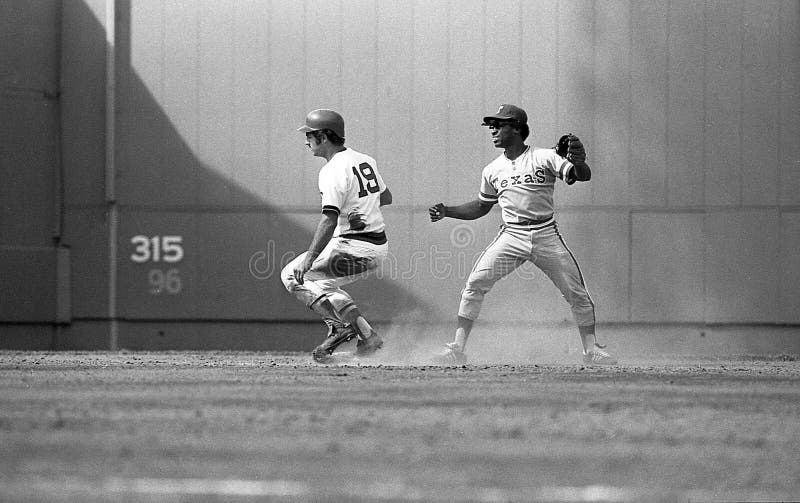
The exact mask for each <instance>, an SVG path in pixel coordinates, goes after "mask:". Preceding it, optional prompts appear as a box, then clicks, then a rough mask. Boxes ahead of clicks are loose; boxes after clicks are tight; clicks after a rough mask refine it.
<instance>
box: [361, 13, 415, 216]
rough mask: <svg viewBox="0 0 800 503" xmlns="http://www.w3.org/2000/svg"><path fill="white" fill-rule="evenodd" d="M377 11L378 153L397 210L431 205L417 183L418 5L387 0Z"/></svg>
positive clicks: (376, 154)
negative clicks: (415, 67)
mask: <svg viewBox="0 0 800 503" xmlns="http://www.w3.org/2000/svg"><path fill="white" fill-rule="evenodd" d="M377 15H378V19H377V27H376V37H377V41H376V45H377V51H378V53H377V62H376V72H377V76H376V96H375V103H376V111H375V137H376V139H375V141H376V148H375V153H374V156H375V159H376V160H377V161H378V165H379V166H380V168H381V172H382V174H383V178H384V181H385V182H386V183H387V184H388V185H389V186H390V187H391V191H392V194H394V197H395V203H394V204H395V206H394V208H396V207H398V206H413V205H415V204H425V203H426V202H427V200H426V199H425V198H424V197H423V198H422V200H420V201H417V200H416V196H417V195H416V193H415V192H414V191H413V184H412V183H411V180H412V179H413V178H414V176H415V175H416V169H415V167H414V145H415V142H414V137H415V130H416V129H417V128H419V127H420V125H419V124H417V123H416V121H415V120H414V114H413V110H414V97H413V74H414V71H413V65H414V52H413V47H414V31H413V24H414V14H413V9H412V8H411V6H410V5H407V4H405V3H403V2H382V3H381V7H380V9H378V12H377ZM408 225H410V224H408Z"/></svg>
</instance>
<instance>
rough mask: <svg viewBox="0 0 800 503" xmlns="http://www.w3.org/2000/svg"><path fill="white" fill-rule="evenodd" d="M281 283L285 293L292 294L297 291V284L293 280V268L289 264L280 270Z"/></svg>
mask: <svg viewBox="0 0 800 503" xmlns="http://www.w3.org/2000/svg"><path fill="white" fill-rule="evenodd" d="M281 281H282V282H283V286H284V287H285V288H286V290H287V291H289V292H294V291H295V290H296V289H297V287H298V285H299V283H298V282H297V280H296V279H294V267H292V266H291V264H289V265H287V266H286V267H284V268H283V269H282V270H281Z"/></svg>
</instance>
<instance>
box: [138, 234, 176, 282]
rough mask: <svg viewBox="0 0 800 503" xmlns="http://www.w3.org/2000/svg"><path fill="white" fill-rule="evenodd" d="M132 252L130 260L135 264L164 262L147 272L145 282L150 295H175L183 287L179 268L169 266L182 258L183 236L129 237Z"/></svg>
mask: <svg viewBox="0 0 800 503" xmlns="http://www.w3.org/2000/svg"><path fill="white" fill-rule="evenodd" d="M131 245H133V253H131V261H132V262H134V263H136V264H148V263H153V264H154V265H155V264H162V263H163V264H165V267H155V268H153V269H150V270H149V271H148V272H147V284H148V288H149V290H148V291H149V292H150V294H151V295H161V294H163V293H166V294H168V295H177V294H179V293H181V290H182V289H183V283H182V282H181V276H180V270H178V268H177V267H169V264H177V263H178V262H180V261H181V260H183V236H144V235H138V236H133V237H132V238H131Z"/></svg>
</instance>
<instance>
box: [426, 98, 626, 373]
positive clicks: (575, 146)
mask: <svg viewBox="0 0 800 503" xmlns="http://www.w3.org/2000/svg"><path fill="white" fill-rule="evenodd" d="M482 125H483V126H486V127H488V128H489V133H490V135H491V140H492V143H493V144H494V146H495V147H496V148H499V149H502V150H503V153H502V154H501V155H500V156H498V157H497V158H496V159H495V160H493V161H492V162H491V163H489V164H488V165H487V166H486V167H485V168H484V169H483V174H482V178H481V186H480V192H479V193H478V198H477V199H475V200H472V201H469V202H467V203H464V204H461V205H458V206H445V205H444V204H443V203H438V204H436V205H434V206H432V207H431V208H430V209H429V210H428V211H429V213H430V218H431V221H432V222H437V221H439V220H441V219H443V218H446V217H449V218H456V219H459V220H474V219H477V218H480V217H482V216H484V215H486V214H487V213H489V211H490V210H491V209H492V207H493V206H494V205H495V204H499V205H500V208H501V209H502V217H503V225H502V227H501V230H500V232H499V233H498V234H497V236H496V237H495V239H494V240H493V241H492V242H491V243H490V244H489V245H488V246H487V247H486V249H485V250H484V251H483V253H482V254H481V255H480V256H479V258H478V259H477V261H476V262H475V265H474V266H473V268H472V271H471V272H470V275H469V278H468V279H467V283H466V285H465V287H464V289H463V290H462V292H461V303H460V305H459V309H458V325H457V328H456V334H455V340H454V341H453V342H451V343H449V344H447V345H446V346H445V349H444V351H443V352H441V353H440V354H437V355H436V356H435V357H434V363H437V364H441V365H460V364H463V363H466V361H467V356H466V353H465V351H466V345H467V340H468V338H469V335H470V332H471V330H472V326H473V323H474V321H475V320H476V319H477V318H478V315H479V313H480V310H481V306H482V304H483V299H484V296H485V295H486V294H487V293H488V292H489V291H490V290H491V289H492V287H493V286H494V284H495V283H496V282H497V281H499V280H500V279H501V278H503V277H505V276H506V275H508V274H509V273H511V272H512V271H514V270H515V269H516V268H517V267H519V266H521V265H522V264H523V263H525V262H526V261H529V262H532V263H533V264H534V265H536V266H537V267H538V268H539V269H541V270H542V271H543V272H544V273H545V274H546V275H547V277H548V278H550V280H551V281H552V282H553V284H555V286H556V287H557V288H558V289H559V291H560V292H561V294H562V295H563V296H564V299H565V300H566V301H567V302H568V303H569V305H570V308H571V310H572V314H573V317H574V319H575V322H576V324H577V326H578V332H579V334H580V338H581V344H582V346H583V361H584V363H586V364H595V365H602V364H608V365H614V364H616V363H617V360H616V359H615V358H614V357H612V356H611V355H610V354H609V353H608V352H607V351H605V349H604V346H602V345H600V344H599V343H598V342H597V337H596V335H595V310H594V303H593V302H592V298H591V297H590V296H589V292H588V291H587V289H586V284H585V283H584V278H583V274H582V273H581V270H580V267H579V266H578V262H577V261H576V260H575V256H574V255H573V254H572V252H571V251H570V250H569V248H567V245H566V243H565V242H564V238H563V237H562V236H561V233H560V232H559V230H558V224H557V223H556V220H555V218H554V213H553V192H554V189H555V183H556V180H562V181H564V182H566V183H567V184H568V185H572V184H573V183H575V182H586V181H589V179H590V178H591V169H590V168H589V165H588V164H587V163H586V152H585V150H584V147H583V144H582V143H581V141H580V139H578V137H576V136H575V135H572V134H566V135H564V136H562V137H561V138H560V139H559V141H558V144H557V145H556V147H555V148H532V147H530V146H528V145H527V144H526V143H525V140H526V138H527V137H528V135H529V133H530V129H529V127H528V116H527V114H526V113H525V111H524V110H522V109H521V108H519V107H516V106H514V105H501V106H500V108H499V109H498V110H497V113H495V114H493V115H488V116H486V117H484V118H483V124H482Z"/></svg>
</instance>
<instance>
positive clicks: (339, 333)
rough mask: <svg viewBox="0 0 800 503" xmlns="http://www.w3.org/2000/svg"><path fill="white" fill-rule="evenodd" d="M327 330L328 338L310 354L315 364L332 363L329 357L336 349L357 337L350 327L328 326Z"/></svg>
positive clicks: (332, 359)
mask: <svg viewBox="0 0 800 503" xmlns="http://www.w3.org/2000/svg"><path fill="white" fill-rule="evenodd" d="M328 328H329V330H328V336H327V337H326V338H325V340H324V341H323V342H322V344H320V345H319V346H317V347H316V348H314V351H312V352H311V358H313V359H314V361H315V362H317V363H331V362H333V361H334V358H333V357H332V356H331V355H332V354H333V352H334V351H335V350H336V348H338V347H339V346H341V345H342V344H344V343H345V342H347V341H349V340H351V339H352V338H353V337H356V335H357V334H356V331H355V329H354V328H353V327H351V326H350V325H342V326H334V325H330V324H329V325H328Z"/></svg>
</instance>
